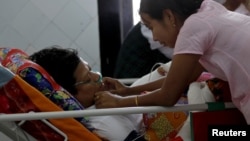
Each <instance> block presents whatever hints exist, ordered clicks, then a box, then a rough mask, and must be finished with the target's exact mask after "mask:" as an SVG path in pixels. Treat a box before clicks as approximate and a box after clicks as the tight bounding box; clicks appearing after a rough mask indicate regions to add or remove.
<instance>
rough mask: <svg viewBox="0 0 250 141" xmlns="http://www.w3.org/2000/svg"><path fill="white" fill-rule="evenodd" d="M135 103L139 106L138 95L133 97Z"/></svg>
mask: <svg viewBox="0 0 250 141" xmlns="http://www.w3.org/2000/svg"><path fill="white" fill-rule="evenodd" d="M135 105H136V106H139V104H138V95H137V96H136V97H135Z"/></svg>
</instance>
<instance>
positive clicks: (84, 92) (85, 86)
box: [74, 59, 104, 108]
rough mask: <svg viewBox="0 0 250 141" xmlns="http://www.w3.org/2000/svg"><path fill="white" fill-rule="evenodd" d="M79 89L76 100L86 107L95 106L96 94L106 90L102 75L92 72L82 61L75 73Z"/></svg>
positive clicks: (76, 85)
mask: <svg viewBox="0 0 250 141" xmlns="http://www.w3.org/2000/svg"><path fill="white" fill-rule="evenodd" d="M74 77H75V78H76V84H75V87H76V89H77V94H76V95H75V97H76V99H77V100H78V101H79V102H80V103H81V104H82V105H83V106H84V107H85V108H87V107H89V106H91V105H93V104H94V94H95V93H96V92H98V91H102V90H104V85H103V83H102V77H101V74H100V73H98V72H93V71H91V68H90V66H89V65H88V63H87V62H86V61H84V60H82V59H81V62H80V63H79V64H78V66H77V68H76V71H75V73H74Z"/></svg>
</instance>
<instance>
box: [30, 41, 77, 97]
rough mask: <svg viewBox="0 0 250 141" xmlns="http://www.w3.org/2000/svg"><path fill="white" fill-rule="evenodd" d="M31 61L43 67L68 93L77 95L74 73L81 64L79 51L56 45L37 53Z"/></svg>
mask: <svg viewBox="0 0 250 141" xmlns="http://www.w3.org/2000/svg"><path fill="white" fill-rule="evenodd" d="M29 59H30V60H32V61H33V62H36V63H37V64H39V65H40V66H42V67H43V68H44V69H45V70H46V71H47V72H48V73H49V74H50V75H51V76H52V77H53V79H54V80H55V81H56V82H57V83H58V84H59V85H61V86H62V87H63V88H64V89H66V90H67V91H68V92H70V93H71V94H73V95H75V94H77V90H76V88H75V87H74V84H75V83H76V79H75V77H74V72H75V70H76V68H77V66H78V64H79V63H80V58H79V56H78V52H77V50H75V49H72V48H69V49H66V48H62V47H60V46H58V45H54V46H51V47H48V48H44V49H42V50H40V51H38V52H35V53H34V54H32V55H30V56H29Z"/></svg>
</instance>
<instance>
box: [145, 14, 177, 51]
mask: <svg viewBox="0 0 250 141" xmlns="http://www.w3.org/2000/svg"><path fill="white" fill-rule="evenodd" d="M140 16H141V20H142V22H143V24H145V25H146V26H147V27H148V28H149V29H150V30H151V31H152V34H153V39H154V40H155V41H159V42H160V43H161V44H162V45H163V46H168V47H172V48H174V46H175V42H176V38H177V35H178V32H179V28H178V27H177V23H176V22H175V20H174V19H175V17H169V16H171V15H167V14H164V16H163V20H162V21H159V20H155V19H153V18H151V17H150V16H149V15H148V14H145V13H141V14H140ZM172 16H173V15H172ZM173 18H174V19H173Z"/></svg>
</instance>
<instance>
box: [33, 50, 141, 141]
mask: <svg viewBox="0 0 250 141" xmlns="http://www.w3.org/2000/svg"><path fill="white" fill-rule="evenodd" d="M29 59H30V60H32V61H34V62H36V63H37V64H39V65H40V66H42V67H43V68H44V69H45V70H46V71H47V72H48V73H49V74H50V75H51V76H52V77H53V78H54V79H55V81H56V82H57V83H58V84H59V85H61V86H62V87H63V88H65V89H66V90H67V91H68V92H70V93H71V94H72V95H73V96H74V97H75V98H76V99H77V100H78V101H79V102H80V103H81V104H82V105H83V106H84V107H85V109H94V108H95V106H94V94H95V93H96V92H97V91H103V90H106V89H108V88H107V86H105V84H104V83H102V75H101V74H100V73H99V72H95V71H93V70H91V67H90V66H89V65H88V63H87V62H86V61H84V60H83V59H82V58H80V57H79V56H78V54H77V51H76V50H74V49H63V48H61V47H59V46H52V47H50V48H45V49H42V50H40V51H38V52H36V53H34V54H32V55H31V56H30V57H29ZM88 120H89V122H90V125H92V126H93V127H94V132H95V133H97V134H98V135H99V136H100V137H102V138H104V139H105V140H106V139H107V140H109V141H131V140H134V139H135V138H137V137H138V136H139V129H140V126H141V121H142V115H141V114H135V115H112V116H96V117H88ZM139 140H144V139H143V137H142V138H139V139H137V140H136V141H139Z"/></svg>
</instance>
